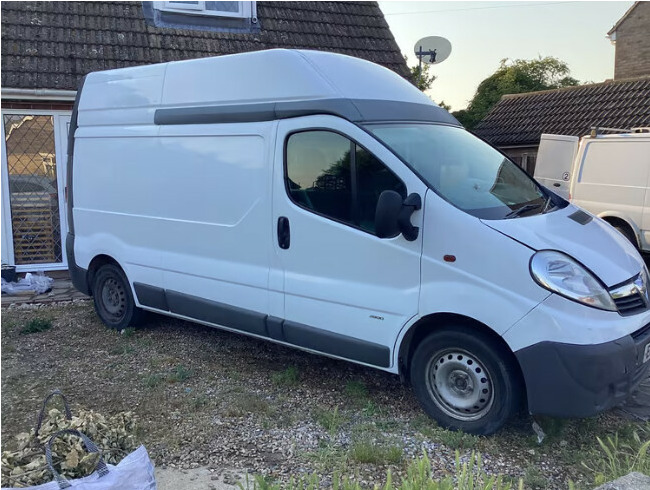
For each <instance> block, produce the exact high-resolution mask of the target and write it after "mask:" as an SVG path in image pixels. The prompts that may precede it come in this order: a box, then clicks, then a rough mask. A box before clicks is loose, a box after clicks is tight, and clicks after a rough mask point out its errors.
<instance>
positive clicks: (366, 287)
mask: <svg viewBox="0 0 650 490" xmlns="http://www.w3.org/2000/svg"><path fill="white" fill-rule="evenodd" d="M273 181H274V184H273V219H274V221H273V233H274V234H275V237H274V246H275V254H274V255H275V257H276V259H275V260H277V262H275V263H272V265H271V277H272V278H274V277H275V275H276V268H277V272H281V273H282V275H283V281H277V283H278V284H282V285H283V288H284V315H283V317H284V322H283V323H282V324H281V326H279V327H278V329H277V330H278V335H281V336H282V337H283V339H282V340H284V341H286V342H289V343H291V344H294V345H298V346H300V347H303V348H308V349H312V350H316V351H319V352H323V353H325V354H330V355H334V356H338V357H343V358H346V359H350V360H353V361H357V362H360V363H364V364H369V365H373V366H377V367H381V368H385V369H386V368H391V367H393V362H392V359H393V356H392V352H393V348H394V345H395V341H396V338H397V336H398V333H399V331H400V329H401V328H402V327H403V326H404V325H405V324H406V323H407V322H408V321H409V320H410V319H411V318H413V317H414V316H415V315H417V314H418V303H419V299H418V298H419V292H420V259H421V254H422V232H420V233H419V236H418V237H417V238H416V239H415V240H413V241H407V240H406V239H405V238H404V236H402V235H399V236H397V237H395V238H387V239H382V238H379V237H378V236H376V234H375V233H374V220H375V209H376V204H377V199H378V198H379V195H380V194H381V192H383V191H384V190H394V191H397V192H399V193H400V194H402V196H406V194H407V193H408V194H410V193H418V194H419V195H420V197H421V198H422V200H424V197H425V192H426V186H425V185H424V184H423V183H422V181H421V180H420V179H418V178H417V177H416V176H415V175H414V174H413V173H412V172H411V171H410V170H409V169H408V168H407V167H406V166H405V165H404V164H403V163H402V162H401V161H400V160H398V158H397V157H395V155H393V154H392V153H391V152H390V151H389V150H388V149H387V148H386V147H384V146H383V145H382V144H380V143H379V142H378V141H377V140H375V139H374V138H373V137H372V136H370V135H369V134H368V133H366V132H365V131H363V130H362V129H360V128H359V127H357V126H355V125H353V124H352V123H350V122H348V121H345V120H343V119H340V118H337V117H333V116H325V115H323V116H309V117H304V118H293V119H285V120H282V121H280V122H279V123H278V135H277V142H276V150H275V171H274V176H273ZM423 204H424V203H423ZM411 222H412V224H413V225H415V226H418V227H420V229H421V228H422V226H423V212H422V210H419V211H415V212H414V213H413V215H412V216H411ZM275 283H276V281H274V280H272V284H275ZM272 287H273V286H272Z"/></svg>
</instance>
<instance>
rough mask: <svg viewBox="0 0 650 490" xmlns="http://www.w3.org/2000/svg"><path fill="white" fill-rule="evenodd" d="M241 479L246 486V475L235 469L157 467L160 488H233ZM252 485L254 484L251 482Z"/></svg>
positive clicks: (178, 489)
mask: <svg viewBox="0 0 650 490" xmlns="http://www.w3.org/2000/svg"><path fill="white" fill-rule="evenodd" d="M238 481H241V482H242V484H243V485H244V487H246V483H245V477H244V476H242V475H241V474H239V473H237V472H234V471H227V470H226V471H224V470H210V469H208V468H196V469H192V470H180V469H176V468H165V469H162V468H156V484H157V486H158V490H181V489H185V488H187V489H190V488H191V489H192V490H232V489H234V488H239V487H237V482H238ZM251 486H252V484H251Z"/></svg>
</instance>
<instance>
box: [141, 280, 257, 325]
mask: <svg viewBox="0 0 650 490" xmlns="http://www.w3.org/2000/svg"><path fill="white" fill-rule="evenodd" d="M165 293H166V295H167V303H168V304H169V311H171V312H172V313H176V314H177V315H183V316H187V317H189V318H195V319H197V320H201V321H203V322H208V323H214V324H217V325H224V326H227V327H230V328H235V329H237V330H241V331H243V332H249V333H254V334H256V335H263V336H266V322H265V320H266V315H264V314H263V313H258V312H256V311H251V310H245V309H243V308H237V307H236V306H230V305H227V304H224V303H218V302H216V301H210V300H209V299H204V298H199V297H197V296H191V295H189V294H184V293H178V292H176V291H169V290H166V291H165ZM138 299H139V297H138Z"/></svg>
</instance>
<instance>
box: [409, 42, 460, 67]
mask: <svg viewBox="0 0 650 490" xmlns="http://www.w3.org/2000/svg"><path fill="white" fill-rule="evenodd" d="M450 54H451V43H450V42H449V41H448V40H447V39H445V38H444V37H440V36H429V37H424V38H422V39H420V40H419V41H418V42H417V43H415V56H417V57H418V60H419V61H420V63H428V64H430V65H437V64H438V63H442V62H443V61H445V60H446V59H447V58H449V55H450Z"/></svg>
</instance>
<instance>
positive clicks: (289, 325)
mask: <svg viewBox="0 0 650 490" xmlns="http://www.w3.org/2000/svg"><path fill="white" fill-rule="evenodd" d="M284 335H285V341H286V342H289V343H290V344H293V345H297V346H300V347H304V348H306V349H312V350H315V351H319V352H326V353H328V354H332V355H334V356H339V357H344V358H346V359H354V360H357V361H360V362H365V363H366V364H372V365H374V366H380V367H388V366H390V350H389V349H388V347H386V346H383V345H379V344H374V343H372V342H366V341H365V340H360V339H355V338H353V337H348V336H347V335H340V334H337V333H332V332H326V331H324V330H320V329H318V328H314V327H309V326H307V325H303V324H302V323H295V322H289V321H285V322H284Z"/></svg>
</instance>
